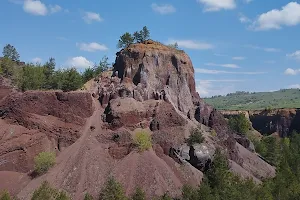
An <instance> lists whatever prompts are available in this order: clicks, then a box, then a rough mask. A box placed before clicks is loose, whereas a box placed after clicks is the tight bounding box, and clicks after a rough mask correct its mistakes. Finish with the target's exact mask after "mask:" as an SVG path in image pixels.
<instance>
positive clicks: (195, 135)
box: [186, 128, 205, 146]
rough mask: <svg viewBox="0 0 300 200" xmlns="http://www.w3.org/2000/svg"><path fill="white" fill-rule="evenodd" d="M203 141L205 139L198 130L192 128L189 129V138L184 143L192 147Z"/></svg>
mask: <svg viewBox="0 0 300 200" xmlns="http://www.w3.org/2000/svg"><path fill="white" fill-rule="evenodd" d="M204 139H205V138H204V137H203V135H202V132H201V130H200V128H193V129H191V131H190V136H189V138H188V139H187V140H186V142H187V144H188V145H189V146H192V145H194V144H201V143H202V142H203V141H204Z"/></svg>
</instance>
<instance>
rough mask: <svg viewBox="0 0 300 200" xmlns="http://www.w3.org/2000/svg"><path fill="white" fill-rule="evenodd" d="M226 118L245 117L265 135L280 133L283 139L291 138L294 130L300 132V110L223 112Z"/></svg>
mask: <svg viewBox="0 0 300 200" xmlns="http://www.w3.org/2000/svg"><path fill="white" fill-rule="evenodd" d="M221 113H222V114H224V116H225V117H230V116H234V115H237V114H239V113H243V114H245V116H246V117H247V118H248V119H249V120H250V122H251V123H252V127H253V128H254V129H255V130H257V131H258V132H260V133H261V134H264V135H270V134H272V133H278V134H279V135H280V136H281V137H286V136H289V135H290V134H291V133H292V132H293V131H294V130H295V131H297V132H300V123H299V122H300V110H299V109H271V110H257V111H221Z"/></svg>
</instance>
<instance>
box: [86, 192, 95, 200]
mask: <svg viewBox="0 0 300 200" xmlns="http://www.w3.org/2000/svg"><path fill="white" fill-rule="evenodd" d="M84 200H94V198H93V196H92V195H90V194H89V193H85V195H84Z"/></svg>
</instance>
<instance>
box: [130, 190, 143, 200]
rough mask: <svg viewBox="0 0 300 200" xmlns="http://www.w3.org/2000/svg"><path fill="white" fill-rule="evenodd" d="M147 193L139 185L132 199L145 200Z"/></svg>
mask: <svg viewBox="0 0 300 200" xmlns="http://www.w3.org/2000/svg"><path fill="white" fill-rule="evenodd" d="M145 199H146V194H145V192H144V191H143V190H142V188H140V187H137V188H136V190H135V193H134V194H133V195H132V196H131V200H145Z"/></svg>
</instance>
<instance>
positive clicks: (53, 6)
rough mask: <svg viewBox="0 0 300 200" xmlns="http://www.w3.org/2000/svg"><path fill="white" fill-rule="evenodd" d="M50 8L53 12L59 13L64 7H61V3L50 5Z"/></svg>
mask: <svg viewBox="0 0 300 200" xmlns="http://www.w3.org/2000/svg"><path fill="white" fill-rule="evenodd" d="M49 9H50V12H51V13H57V12H60V11H61V10H62V7H60V6H59V5H50V6H49Z"/></svg>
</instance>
